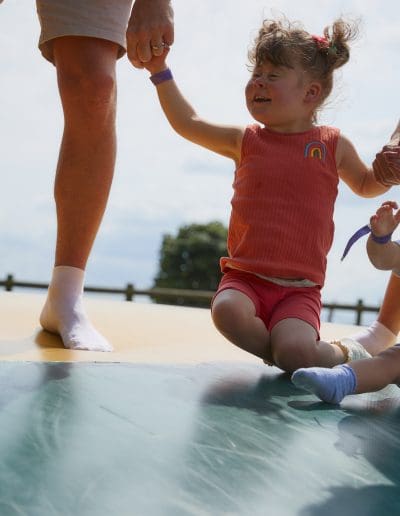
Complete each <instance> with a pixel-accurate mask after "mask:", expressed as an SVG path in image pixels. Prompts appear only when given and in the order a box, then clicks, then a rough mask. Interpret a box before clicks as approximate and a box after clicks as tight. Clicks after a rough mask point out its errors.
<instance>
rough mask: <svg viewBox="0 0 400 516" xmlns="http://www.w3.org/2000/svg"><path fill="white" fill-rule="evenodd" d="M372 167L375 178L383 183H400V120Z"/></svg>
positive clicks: (387, 184)
mask: <svg viewBox="0 0 400 516" xmlns="http://www.w3.org/2000/svg"><path fill="white" fill-rule="evenodd" d="M372 168H373V170H374V175H375V179H376V180H377V181H378V182H379V183H381V184H382V185H385V186H393V185H398V184H400V121H399V123H398V124H397V127H396V129H395V131H394V133H393V134H392V137H391V140H390V142H389V143H388V144H387V145H385V146H384V147H383V149H382V150H381V151H380V152H378V154H377V155H376V158H375V160H374V162H373V164H372Z"/></svg>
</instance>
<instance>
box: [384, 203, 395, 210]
mask: <svg viewBox="0 0 400 516" xmlns="http://www.w3.org/2000/svg"><path fill="white" fill-rule="evenodd" d="M384 207H388V208H391V209H393V210H397V208H398V205H397V202H395V201H385V202H383V203H382V204H381V208H384Z"/></svg>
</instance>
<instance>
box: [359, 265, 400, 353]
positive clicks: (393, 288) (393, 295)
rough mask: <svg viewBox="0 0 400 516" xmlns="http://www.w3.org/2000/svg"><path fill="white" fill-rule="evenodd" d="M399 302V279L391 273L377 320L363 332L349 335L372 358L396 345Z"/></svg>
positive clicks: (399, 316) (399, 314) (399, 329)
mask: <svg viewBox="0 0 400 516" xmlns="http://www.w3.org/2000/svg"><path fill="white" fill-rule="evenodd" d="M399 300H400V277H399V276H396V274H393V273H392V275H391V276H390V279H389V283H388V285H387V287H386V292H385V296H384V298H383V302H382V306H381V308H380V310H379V314H378V318H377V320H376V321H374V322H373V323H372V324H371V325H370V326H369V327H368V328H366V329H365V330H362V331H360V332H359V333H357V334H355V335H351V338H352V339H354V340H356V341H358V342H359V343H360V344H362V345H363V346H364V348H365V349H366V350H367V351H368V352H369V353H370V354H371V355H373V356H374V355H377V354H378V353H380V352H381V351H383V350H385V349H387V348H389V347H390V346H393V344H395V343H396V339H397V335H398V333H399V332H400V302H399Z"/></svg>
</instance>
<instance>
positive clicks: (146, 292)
mask: <svg viewBox="0 0 400 516" xmlns="http://www.w3.org/2000/svg"><path fill="white" fill-rule="evenodd" d="M1 287H4V289H5V290H6V291H7V292H11V291H12V290H13V289H14V288H18V287H19V288H30V289H47V288H48V283H34V282H30V281H17V280H15V279H14V276H13V275H12V274H8V275H7V277H6V279H5V280H0V288H1ZM85 292H95V293H98V294H121V295H122V296H124V298H125V300H126V301H133V299H134V296H149V297H152V296H157V297H158V298H160V297H161V298H164V297H165V300H166V302H168V298H176V297H180V298H183V299H204V300H208V301H211V298H212V296H213V295H214V292H213V291H210V290H188V289H180V288H149V289H136V288H135V287H134V286H133V284H132V283H127V285H126V286H125V287H122V288H114V287H90V286H86V287H85ZM322 307H323V309H325V310H327V311H328V322H332V321H333V320H334V313H335V311H336V310H344V311H349V310H350V311H352V312H354V313H355V319H354V324H356V325H361V324H362V315H363V313H364V312H375V313H377V312H379V306H368V305H364V303H363V300H362V299H359V300H358V301H357V303H356V304H355V305H348V304H339V303H323V306H322Z"/></svg>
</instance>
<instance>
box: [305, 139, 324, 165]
mask: <svg viewBox="0 0 400 516" xmlns="http://www.w3.org/2000/svg"><path fill="white" fill-rule="evenodd" d="M325 156H326V146H325V143H323V142H320V141H318V140H315V141H313V142H310V143H307V145H306V146H305V148H304V157H305V158H317V159H321V160H322V161H325Z"/></svg>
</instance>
